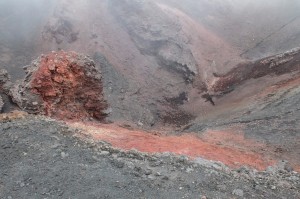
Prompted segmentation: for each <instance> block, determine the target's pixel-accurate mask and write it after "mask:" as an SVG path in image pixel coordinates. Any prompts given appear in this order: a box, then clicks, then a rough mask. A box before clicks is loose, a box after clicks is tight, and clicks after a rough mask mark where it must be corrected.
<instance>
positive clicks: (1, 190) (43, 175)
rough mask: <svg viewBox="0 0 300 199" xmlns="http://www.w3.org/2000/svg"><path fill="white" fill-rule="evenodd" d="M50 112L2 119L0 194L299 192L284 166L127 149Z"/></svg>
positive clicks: (264, 195) (207, 195) (213, 195)
mask: <svg viewBox="0 0 300 199" xmlns="http://www.w3.org/2000/svg"><path fill="white" fill-rule="evenodd" d="M78 135H80V132H79V131H78V130H74V129H70V128H68V127H66V126H65V125H64V124H62V123H60V122H56V121H54V120H50V119H47V118H44V117H39V116H38V117H36V116H35V117H34V116H26V118H25V119H15V120H13V121H2V122H0V136H1V139H0V198H289V199H290V198H300V193H299V190H300V184H299V183H300V182H299V181H300V180H299V179H300V178H299V174H297V173H296V172H292V171H287V170H285V169H284V168H280V167H278V168H276V169H275V168H273V169H270V170H269V171H266V172H258V171H255V170H250V169H247V168H240V169H238V170H230V169H228V168H227V167H225V166H224V165H222V164H221V163H216V162H210V161H206V160H203V159H197V160H195V161H193V162H192V161H189V160H188V159H187V158H186V157H183V156H173V155H171V154H169V153H165V154H156V155H147V154H143V153H139V152H137V151H129V152H123V151H120V150H117V149H114V148H112V147H110V146H109V145H108V144H106V143H94V142H93V141H92V140H90V139H89V138H84V139H79V138H78Z"/></svg>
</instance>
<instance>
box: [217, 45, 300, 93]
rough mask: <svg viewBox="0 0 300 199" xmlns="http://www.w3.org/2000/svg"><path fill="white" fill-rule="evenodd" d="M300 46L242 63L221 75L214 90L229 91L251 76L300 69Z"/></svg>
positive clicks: (254, 77) (256, 77)
mask: <svg viewBox="0 0 300 199" xmlns="http://www.w3.org/2000/svg"><path fill="white" fill-rule="evenodd" d="M299 58H300V48H294V49H291V50H289V51H286V52H284V53H280V54H277V55H274V56H270V57H267V58H264V59H260V60H257V61H255V62H249V63H245V64H240V65H238V66H237V67H236V68H234V69H232V70H230V71H229V72H228V73H227V74H225V75H222V76H219V75H217V74H216V76H217V78H218V80H217V81H216V83H215V84H214V85H213V90H214V91H228V89H229V90H230V89H232V88H233V87H234V86H237V85H240V84H242V83H244V82H245V81H246V80H249V79H251V78H253V79H258V78H260V77H264V76H267V75H277V76H278V75H282V74H287V73H293V72H297V71H300V61H299Z"/></svg>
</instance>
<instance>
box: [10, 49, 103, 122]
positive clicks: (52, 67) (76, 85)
mask: <svg viewBox="0 0 300 199" xmlns="http://www.w3.org/2000/svg"><path fill="white" fill-rule="evenodd" d="M24 68H25V70H26V77H25V79H24V80H23V81H22V82H20V83H18V84H16V85H15V86H14V87H13V88H12V89H11V91H10V95H11V96H12V99H13V101H14V102H15V103H17V104H18V106H19V107H20V108H22V109H23V110H25V111H27V112H29V113H41V114H45V115H48V116H52V117H55V118H59V119H84V118H85V119H88V118H94V119H97V120H102V119H103V118H104V117H105V115H106V114H105V113H104V110H105V109H106V107H107V104H106V101H105V100H104V97H103V94H102V89H103V88H102V81H101V78H102V77H101V73H100V71H99V70H97V69H96V68H95V64H94V62H93V61H92V60H91V59H90V58H89V57H87V56H84V55H81V54H77V53H75V52H63V51H59V52H52V53H50V54H48V55H42V56H41V57H40V58H38V59H36V60H35V61H33V62H32V63H31V65H29V66H26V67H24Z"/></svg>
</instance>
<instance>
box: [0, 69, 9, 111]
mask: <svg viewBox="0 0 300 199" xmlns="http://www.w3.org/2000/svg"><path fill="white" fill-rule="evenodd" d="M10 85H11V82H10V77H9V75H8V73H7V71H6V70H4V69H0V112H1V111H2V109H3V106H4V101H3V99H2V96H1V95H5V94H7V92H8V90H9V87H10Z"/></svg>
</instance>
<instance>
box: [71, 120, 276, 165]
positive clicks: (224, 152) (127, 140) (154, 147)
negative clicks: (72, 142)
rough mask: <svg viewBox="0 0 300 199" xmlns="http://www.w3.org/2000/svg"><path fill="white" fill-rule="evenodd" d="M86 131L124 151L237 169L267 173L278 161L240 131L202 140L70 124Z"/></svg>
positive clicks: (205, 136)
mask: <svg viewBox="0 0 300 199" xmlns="http://www.w3.org/2000/svg"><path fill="white" fill-rule="evenodd" d="M69 125H70V126H72V127H76V128H79V129H82V130H83V131H82V132H83V133H84V134H86V135H90V136H92V137H93V138H94V139H95V140H103V141H106V142H109V143H111V144H112V146H114V147H116V148H120V149H124V150H130V149H136V150H138V151H141V152H148V153H161V152H171V153H174V154H180V155H187V156H189V157H191V158H196V157H202V158H206V159H209V160H215V161H221V162H223V163H224V164H226V165H228V166H230V167H232V168H237V167H240V166H242V165H247V166H250V167H252V168H256V169H258V170H264V169H266V167H268V166H270V165H273V164H274V163H275V162H276V160H275V159H272V158H271V157H268V156H267V155H264V154H263V153H262V152H263V150H265V149H266V146H265V145H264V144H262V143H259V142H257V141H255V140H250V139H246V138H245V137H244V135H243V133H242V132H239V130H238V129H228V130H215V131H207V132H205V133H204V134H203V135H202V136H197V135H195V134H190V133H189V134H183V135H180V136H175V135H161V134H157V133H150V132H142V131H136V130H128V129H125V128H122V127H119V126H116V125H111V124H92V123H90V124H83V123H69Z"/></svg>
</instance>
